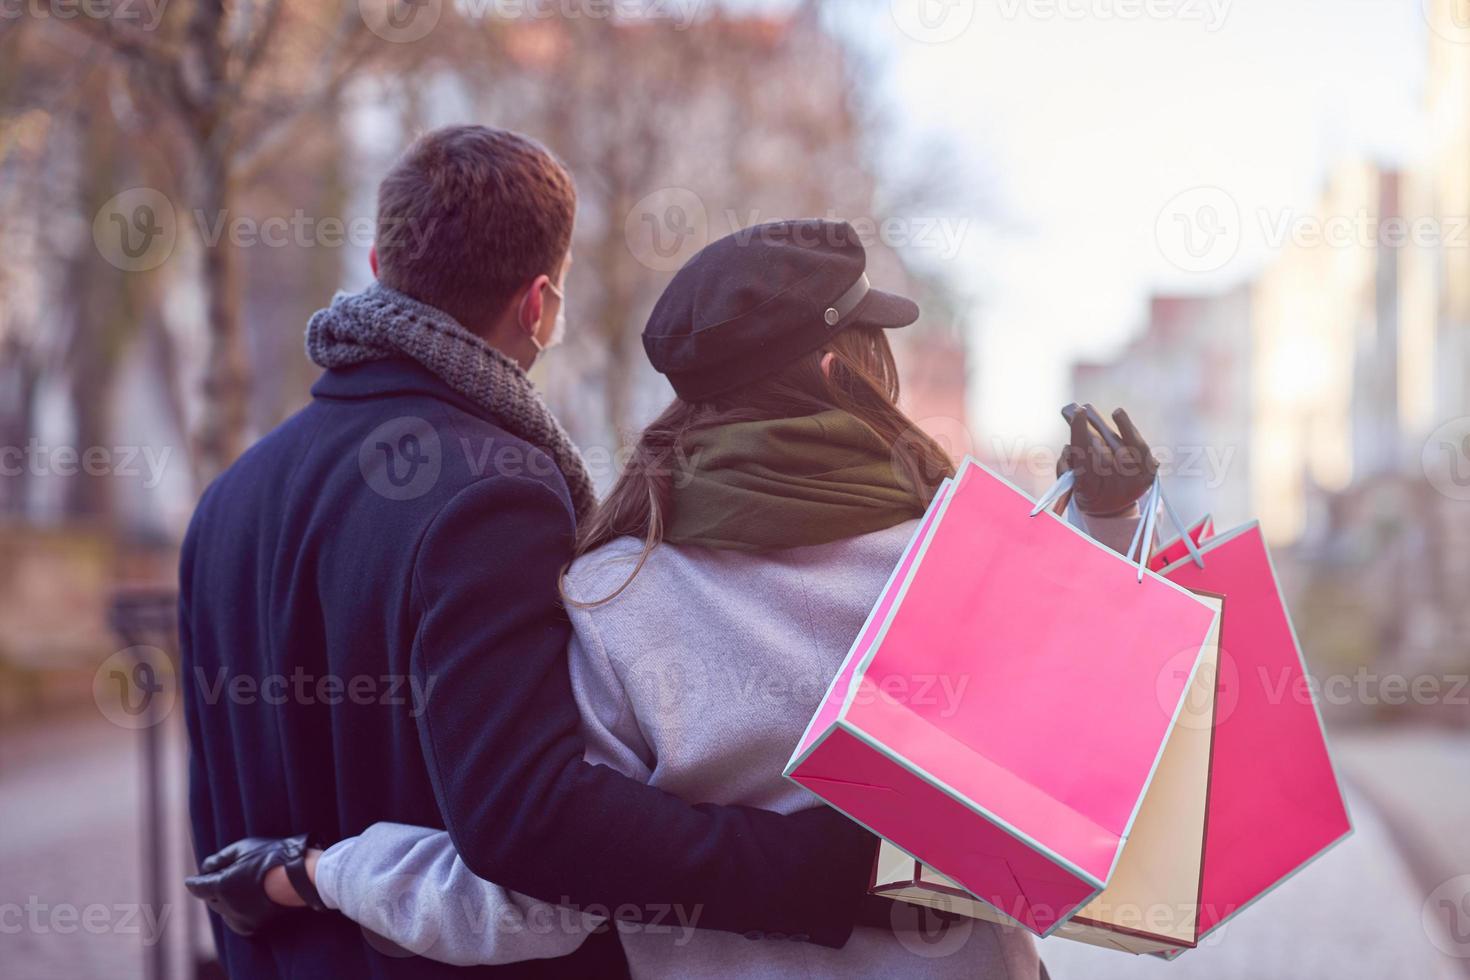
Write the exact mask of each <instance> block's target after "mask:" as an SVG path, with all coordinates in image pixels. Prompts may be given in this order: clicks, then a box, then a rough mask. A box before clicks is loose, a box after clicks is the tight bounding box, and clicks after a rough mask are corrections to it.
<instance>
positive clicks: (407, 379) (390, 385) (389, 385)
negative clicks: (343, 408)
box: [311, 357, 494, 422]
mask: <svg viewBox="0 0 1470 980" xmlns="http://www.w3.org/2000/svg"><path fill="white" fill-rule="evenodd" d="M311 395H312V397H313V398H324V399H330V400H334V401H359V400H365V399H369V398H389V397H394V396H402V395H417V396H422V397H428V398H433V399H436V400H438V401H444V402H450V403H452V404H454V405H457V406H459V407H461V408H463V409H464V410H465V411H468V412H469V413H470V414H472V415H475V416H478V417H480V418H484V419H486V420H487V421H492V422H493V421H494V420H493V419H490V418H489V416H488V414H487V413H486V412H485V410H484V409H483V408H481V407H480V406H478V405H476V404H475V402H474V401H472V400H471V399H469V398H466V397H464V396H463V395H461V394H460V393H459V392H457V391H455V390H454V389H453V388H451V387H450V386H449V385H448V384H446V383H445V382H444V381H441V380H440V379H439V377H438V376H437V375H435V374H434V373H433V372H432V371H430V370H429V369H428V368H426V367H423V366H422V365H420V364H417V363H415V362H414V361H410V360H408V359H407V358H401V357H393V358H385V359H384V360H380V361H368V362H366V363H364V364H354V365H352V366H351V367H345V368H330V369H328V370H326V371H323V372H322V376H321V377H320V378H318V379H317V381H316V383H315V384H313V385H312V386H311Z"/></svg>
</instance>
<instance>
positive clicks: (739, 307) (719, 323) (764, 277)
mask: <svg viewBox="0 0 1470 980" xmlns="http://www.w3.org/2000/svg"><path fill="white" fill-rule="evenodd" d="M867 265H868V257H867V252H866V251H865V250H864V249H863V243H862V241H861V239H860V238H859V237H858V233H857V231H856V230H854V229H853V227H852V225H850V224H848V223H847V222H845V221H823V220H821V219H819V218H808V219H802V220H799V221H775V222H770V223H768V224H763V225H755V226H753V227H750V228H746V229H744V230H742V231H738V232H736V233H735V234H733V235H727V236H726V237H724V238H721V239H720V240H719V241H716V242H711V243H710V244H709V245H706V246H705V247H704V248H703V249H701V250H700V251H699V252H698V253H696V254H695V255H694V257H693V258H691V259H690V260H689V261H688V262H686V263H685V264H684V267H683V268H681V269H680V270H679V271H678V272H677V273H675V275H674V278H673V280H672V281H671V282H670V283H669V285H668V288H667V289H665V290H664V292H663V295H662V296H660V297H659V300H658V303H657V304H655V305H654V308H653V313H652V314H651V315H650V316H649V318H648V326H647V327H646V328H644V331H643V349H644V350H646V351H647V352H648V360H649V361H650V362H651V363H652V364H653V366H654V368H655V369H657V370H658V372H659V373H660V374H663V375H665V376H667V377H668V379H669V381H670V383H672V384H673V386H674V391H675V393H676V394H678V396H679V397H680V398H682V399H683V400H684V401H690V402H698V401H708V400H709V399H711V398H714V397H715V396H717V395H722V394H725V393H727V392H729V391H733V390H734V389H736V388H739V387H741V386H743V385H747V384H749V383H751V382H752V381H758V380H759V379H761V378H763V377H766V376H767V375H770V374H774V373H775V372H777V371H779V370H781V369H782V368H783V367H785V366H786V365H788V364H790V363H791V362H793V361H795V360H797V359H798V358H800V357H802V356H803V355H806V354H809V353H811V352H812V351H814V350H817V349H819V348H820V347H822V345H824V344H826V343H827V341H828V338H830V337H831V336H832V335H833V334H835V333H836V332H837V331H839V330H846V329H847V328H849V327H858V326H862V327H883V328H892V327H906V326H908V325H909V324H911V323H913V322H914V321H915V320H917V319H918V318H919V307H918V305H917V304H916V303H914V301H913V300H911V299H905V298H904V297H902V296H897V295H894V294H893V293H885V292H883V291H881V290H878V289H872V288H870V287H869V285H868V277H867V273H866V269H867Z"/></svg>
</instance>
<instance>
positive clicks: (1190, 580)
mask: <svg viewBox="0 0 1470 980" xmlns="http://www.w3.org/2000/svg"><path fill="white" fill-rule="evenodd" d="M1199 550H1200V554H1201V558H1202V559H1203V565H1199V564H1196V563H1195V562H1194V561H1191V560H1189V559H1187V558H1186V559H1184V560H1181V561H1178V562H1176V563H1175V564H1173V565H1170V566H1168V567H1166V568H1165V569H1164V572H1163V574H1164V575H1165V576H1166V577H1167V578H1169V579H1171V580H1172V581H1174V582H1177V583H1179V584H1180V585H1183V586H1185V587H1186V588H1190V589H1196V590H1205V591H1210V592H1216V593H1220V594H1222V595H1223V596H1224V597H1225V604H1224V610H1225V611H1224V613H1223V615H1222V617H1221V620H1220V651H1219V661H1218V663H1219V666H1218V676H1217V681H1216V687H1217V692H1216V710H1215V721H1214V725H1215V739H1214V749H1213V757H1212V761H1211V766H1210V789H1209V811H1208V817H1207V828H1208V832H1207V834H1206V837H1205V860H1204V871H1203V875H1202V880H1201V886H1200V913H1199V924H1200V935H1201V937H1203V936H1206V935H1208V934H1209V933H1210V932H1211V931H1212V930H1214V929H1217V928H1219V927H1220V926H1221V925H1223V924H1224V923H1225V922H1226V921H1227V920H1228V919H1229V918H1230V917H1231V916H1233V915H1235V914H1236V913H1238V912H1239V911H1240V910H1241V909H1243V908H1245V907H1246V906H1247V905H1249V904H1251V903H1252V902H1254V901H1255V900H1256V899H1257V898H1260V897H1261V896H1262V895H1264V894H1265V893H1266V892H1268V891H1270V890H1271V889H1272V888H1274V887H1275V886H1276V885H1278V884H1280V883H1281V882H1282V881H1283V880H1285V879H1286V878H1288V877H1290V876H1291V875H1292V874H1294V873H1295V872H1297V871H1299V870H1301V868H1303V867H1304V866H1305V865H1307V864H1308V863H1310V862H1311V861H1312V860H1313V859H1315V858H1316V857H1318V856H1320V855H1321V854H1323V853H1324V852H1325V851H1327V850H1328V849H1329V848H1331V847H1332V846H1333V845H1334V844H1336V843H1338V842H1339V841H1341V840H1343V839H1344V838H1346V837H1347V836H1348V835H1349V834H1350V833H1351V832H1352V823H1351V819H1350V818H1349V816H1348V812H1347V806H1346V804H1345V803H1344V801H1343V797H1342V791H1341V789H1340V787H1339V784H1338V780H1337V776H1336V774H1335V773H1334V771H1333V767H1332V760H1331V758H1330V757H1329V756H1328V753H1327V742H1326V738H1325V736H1324V734H1323V728H1322V718H1321V715H1320V714H1319V713H1318V710H1317V705H1316V702H1315V700H1314V699H1313V697H1312V696H1311V689H1310V687H1309V685H1308V683H1307V679H1308V675H1307V672H1306V666H1305V664H1304V662H1303V660H1302V653H1301V648H1300V646H1299V645H1298V643H1297V638H1296V632H1295V630H1293V628H1292V625H1291V620H1290V618H1289V616H1288V614H1287V611H1286V603H1285V602H1284V600H1283V599H1282V596H1281V589H1280V586H1279V584H1278V583H1277V580H1276V572H1275V569H1274V567H1273V566H1272V564H1271V556H1270V553H1269V552H1268V551H1267V549H1266V542H1265V540H1264V538H1263V537H1262V536H1261V529H1260V526H1259V524H1257V523H1255V522H1252V523H1250V524H1247V525H1245V526H1243V527H1239V528H1236V529H1235V530H1233V531H1229V532H1227V533H1225V534H1222V535H1219V536H1217V537H1214V538H1210V539H1208V540H1206V541H1205V542H1204V543H1203V544H1201V545H1200V548H1199Z"/></svg>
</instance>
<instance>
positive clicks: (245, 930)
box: [184, 834, 325, 936]
mask: <svg viewBox="0 0 1470 980" xmlns="http://www.w3.org/2000/svg"><path fill="white" fill-rule="evenodd" d="M317 854H318V852H317V851H315V850H312V849H311V848H310V847H309V846H308V845H307V841H306V835H305V834H298V835H297V836H295V837H246V838H243V839H242V840H237V841H235V842H234V843H233V844H230V845H229V846H228V847H225V848H223V849H221V850H219V851H216V852H215V853H213V854H211V855H210V856H209V857H207V858H205V859H204V861H203V863H201V864H200V865H199V873H198V874H197V875H194V876H192V877H189V878H186V879H184V887H185V888H187V889H188V890H189V894H191V895H193V896H194V897H195V898H199V899H202V900H203V901H204V904H205V905H207V906H209V908H210V910H211V911H213V912H216V913H218V915H219V917H220V918H222V919H224V921H225V925H227V926H229V927H230V929H232V930H233V931H235V932H237V933H239V934H240V935H242V936H253V935H255V934H256V933H258V932H260V931H261V930H262V929H264V928H265V927H267V926H269V925H270V924H271V923H272V922H274V921H276V920H277V919H279V918H281V917H282V916H284V915H288V914H290V913H291V912H294V911H296V910H297V909H300V908H303V907H306V906H310V907H311V908H314V909H318V910H320V909H323V908H324V907H325V906H323V905H322V901H321V896H319V895H318V894H317V890H316V885H315V884H314V883H313V881H312V876H311V874H310V870H309V868H308V862H310V863H311V864H315V858H316V855H317ZM277 869H279V870H277Z"/></svg>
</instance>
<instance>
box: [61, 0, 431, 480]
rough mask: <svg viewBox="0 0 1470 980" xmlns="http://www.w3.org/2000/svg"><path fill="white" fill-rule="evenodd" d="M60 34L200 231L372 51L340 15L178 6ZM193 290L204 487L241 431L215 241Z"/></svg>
mask: <svg viewBox="0 0 1470 980" xmlns="http://www.w3.org/2000/svg"><path fill="white" fill-rule="evenodd" d="M63 23H64V24H65V25H66V26H68V27H69V28H71V29H72V30H73V31H75V32H78V33H79V34H80V35H82V36H84V37H85V38H87V39H88V40H89V41H91V42H93V43H95V44H96V45H97V46H98V48H99V50H100V51H102V52H107V53H110V54H111V55H112V57H113V58H114V60H115V67H116V68H117V77H118V80H119V81H121V82H122V83H123V85H124V86H125V88H126V92H127V94H128V96H129V98H130V100H131V102H132V108H133V110H134V111H135V112H136V113H137V114H138V117H139V125H138V132H137V135H138V137H139V138H143V139H148V140H157V141H158V144H157V145H158V148H159V149H160V150H161V151H162V152H164V153H166V154H167V155H168V159H169V164H170V172H171V173H172V175H173V177H174V184H173V186H171V187H169V188H168V190H169V191H170V192H171V194H172V195H173V196H175V198H176V199H177V200H181V201H182V202H184V204H185V206H186V207H185V210H186V211H187V212H189V213H192V214H195V215H198V216H201V218H202V219H203V220H205V221H207V222H210V223H212V224H211V226H212V227H218V226H219V225H218V222H220V221H222V220H226V219H227V218H228V217H229V216H231V215H233V214H234V213H235V211H236V207H237V204H238V201H239V197H240V194H241V192H242V190H243V189H244V188H246V187H248V186H250V185H251V184H252V182H253V181H254V180H256V179H257V178H259V177H260V175H261V174H262V173H263V172H264V171H266V170H267V169H268V168H269V167H270V165H271V164H272V163H274V162H276V161H277V160H279V159H280V158H281V157H282V156H283V155H285V154H286V153H288V152H291V151H292V149H293V147H294V144H295V141H296V140H297V139H298V138H299V137H300V135H301V133H302V132H303V131H304V130H305V129H306V128H308V127H309V126H311V124H312V122H313V120H314V117H315V114H316V113H318V112H319V111H320V110H321V109H322V108H324V107H325V106H329V105H330V104H331V103H332V102H333V101H334V100H335V99H336V98H337V96H338V94H339V93H340V92H341V89H342V87H343V85H344V84H346V82H347V80H348V79H349V78H351V77H352V75H353V73H354V72H355V71H356V70H357V69H358V68H359V67H361V65H362V64H363V63H364V61H365V60H366V58H367V57H368V55H369V54H370V52H371V51H372V50H373V45H372V43H371V39H372V38H371V35H370V34H369V32H368V31H367V29H366V25H365V23H364V21H363V19H362V17H361V16H360V14H359V11H358V9H357V4H356V3H353V2H341V3H332V4H325V5H319V4H311V3H307V2H304V0H303V2H296V3H290V4H287V3H286V2H285V0H241V2H235V3H229V4H226V3H225V2H224V0H186V2H175V3H171V4H169V5H168V6H167V8H165V9H164V11H163V14H162V17H161V20H160V22H159V24H158V25H157V27H156V28H155V29H153V30H143V29H139V28H137V27H133V26H130V25H128V24H126V23H124V22H123V21H121V20H120V19H115V18H111V19H109V18H96V17H75V18H71V19H68V20H66V21H64V22H63ZM405 47H412V46H405ZM92 56H94V55H93V53H92V52H86V53H84V54H83V57H92ZM104 104H105V103H104ZM199 281H200V284H201V287H202V291H203V296H204V306H205V312H206V331H207V343H206V349H205V356H204V368H203V377H202V385H201V393H202V404H201V410H200V416H199V421H198V424H197V425H196V426H195V428H194V433H193V440H192V441H193V446H192V449H193V451H192V453H191V454H190V456H191V461H192V463H193V467H194V471H195V474H196V476H197V478H198V480H199V481H200V482H204V481H207V480H209V479H211V478H212V477H213V476H214V475H215V474H217V473H218V472H219V471H220V470H221V469H223V468H224V467H225V466H227V465H228V464H229V463H230V462H231V461H232V460H233V459H234V458H235V457H236V456H237V455H238V454H239V452H240V450H241V449H242V448H243V440H244V437H245V427H246V397H247V387H248V382H249V366H248V364H247V358H246V356H245V348H244V344H243V340H242V335H241V327H240V324H241V313H240V311H241V298H242V297H241V267H240V256H239V250H238V247H237V245H236V244H235V243H233V242H232V241H230V238H229V236H228V235H224V236H221V237H220V238H219V239H218V240H217V241H215V242H212V243H207V247H205V248H204V249H203V250H202V258H201V269H200V276H199Z"/></svg>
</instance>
